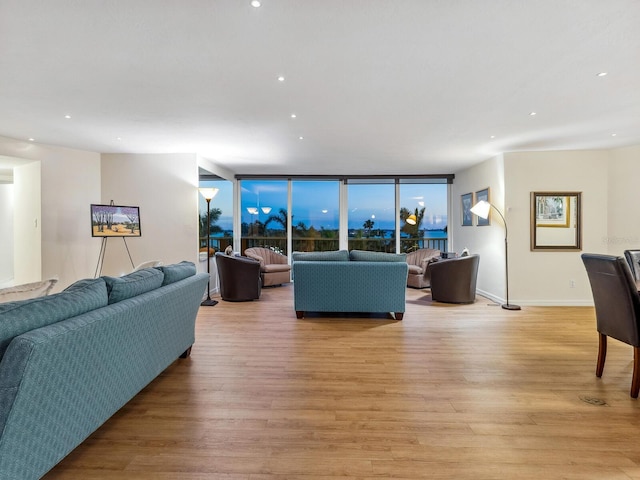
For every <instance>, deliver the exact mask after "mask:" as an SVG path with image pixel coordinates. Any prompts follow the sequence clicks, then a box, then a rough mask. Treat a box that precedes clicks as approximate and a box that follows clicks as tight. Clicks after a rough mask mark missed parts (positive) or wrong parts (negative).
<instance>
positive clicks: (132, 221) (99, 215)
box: [91, 204, 142, 237]
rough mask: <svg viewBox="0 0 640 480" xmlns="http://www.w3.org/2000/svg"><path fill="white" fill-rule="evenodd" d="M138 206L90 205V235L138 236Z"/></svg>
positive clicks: (139, 232)
mask: <svg viewBox="0 0 640 480" xmlns="http://www.w3.org/2000/svg"><path fill="white" fill-rule="evenodd" d="M141 235H142V232H141V230H140V208H139V207H127V206H123V205H97V204H92V205H91V236H92V237H139V236H141Z"/></svg>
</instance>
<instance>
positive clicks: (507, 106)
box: [0, 0, 640, 174]
mask: <svg viewBox="0 0 640 480" xmlns="http://www.w3.org/2000/svg"><path fill="white" fill-rule="evenodd" d="M599 72H607V73H608V75H606V76H604V77H598V76H597V74H598V73H599ZM279 75H283V76H284V77H285V81H284V82H279V81H278V80H277V77H278V76H279ZM532 111H535V112H537V115H535V116H531V115H530V112H532ZM292 113H295V114H296V115H297V118H295V119H292V118H291V117H290V115H291V114H292ZM67 114H68V115H71V118H70V119H65V118H64V116H65V115H67ZM612 134H616V136H612ZM0 135H1V136H5V137H14V138H20V139H28V138H34V139H35V141H36V142H39V143H46V144H53V145H62V146H68V147H73V148H78V149H85V150H90V151H97V152H129V153H142V152H144V153H155V152H195V153H199V154H201V155H202V156H204V157H206V158H210V159H212V160H214V161H216V162H218V163H220V164H221V165H224V166H226V167H228V168H229V169H231V170H233V171H235V172H237V173H249V174H250V173H267V174H268V173H271V174H277V173H289V174H424V173H454V172H456V171H458V170H460V169H462V168H465V167H467V166H469V165H472V164H474V163H477V162H479V161H481V160H484V159H486V158H489V157H490V156H492V155H494V154H496V153H499V152H505V151H522V150H558V149H599V148H612V147H619V146H626V145H633V144H640V1H638V0H316V1H312V0H262V6H261V7H260V8H253V7H252V6H250V4H249V0H84V1H82V0H50V1H46V2H45V1H42V0H0ZM492 135H493V136H495V138H493V139H492V138H491V136H492ZM300 136H303V137H304V139H303V140H300V139H299V137H300ZM119 138H120V139H119Z"/></svg>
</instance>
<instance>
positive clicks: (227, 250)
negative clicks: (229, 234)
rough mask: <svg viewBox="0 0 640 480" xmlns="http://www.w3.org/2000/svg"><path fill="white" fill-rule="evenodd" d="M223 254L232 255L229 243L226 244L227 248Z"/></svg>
mask: <svg viewBox="0 0 640 480" xmlns="http://www.w3.org/2000/svg"><path fill="white" fill-rule="evenodd" d="M224 254H225V255H229V256H230V257H232V256H233V247H232V246H231V245H228V246H227V248H225V249H224Z"/></svg>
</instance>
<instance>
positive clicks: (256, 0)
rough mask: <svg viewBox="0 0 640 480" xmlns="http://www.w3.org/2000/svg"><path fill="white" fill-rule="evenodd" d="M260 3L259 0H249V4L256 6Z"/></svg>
mask: <svg viewBox="0 0 640 480" xmlns="http://www.w3.org/2000/svg"><path fill="white" fill-rule="evenodd" d="M260 5H261V3H260V0H251V6H252V7H255V8H258V7H259V6H260Z"/></svg>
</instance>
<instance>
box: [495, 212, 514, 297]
mask: <svg viewBox="0 0 640 480" xmlns="http://www.w3.org/2000/svg"><path fill="white" fill-rule="evenodd" d="M491 206H492V207H493V209H494V210H495V211H496V212H498V215H500V218H502V223H503V224H504V272H505V277H506V281H507V303H505V304H503V305H502V308H504V309H505V310H521V308H520V305H513V304H512V303H509V241H508V240H507V237H508V230H507V221H506V220H505V219H504V216H503V215H502V213H500V210H498V209H497V208H496V207H495V206H494V205H491Z"/></svg>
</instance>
